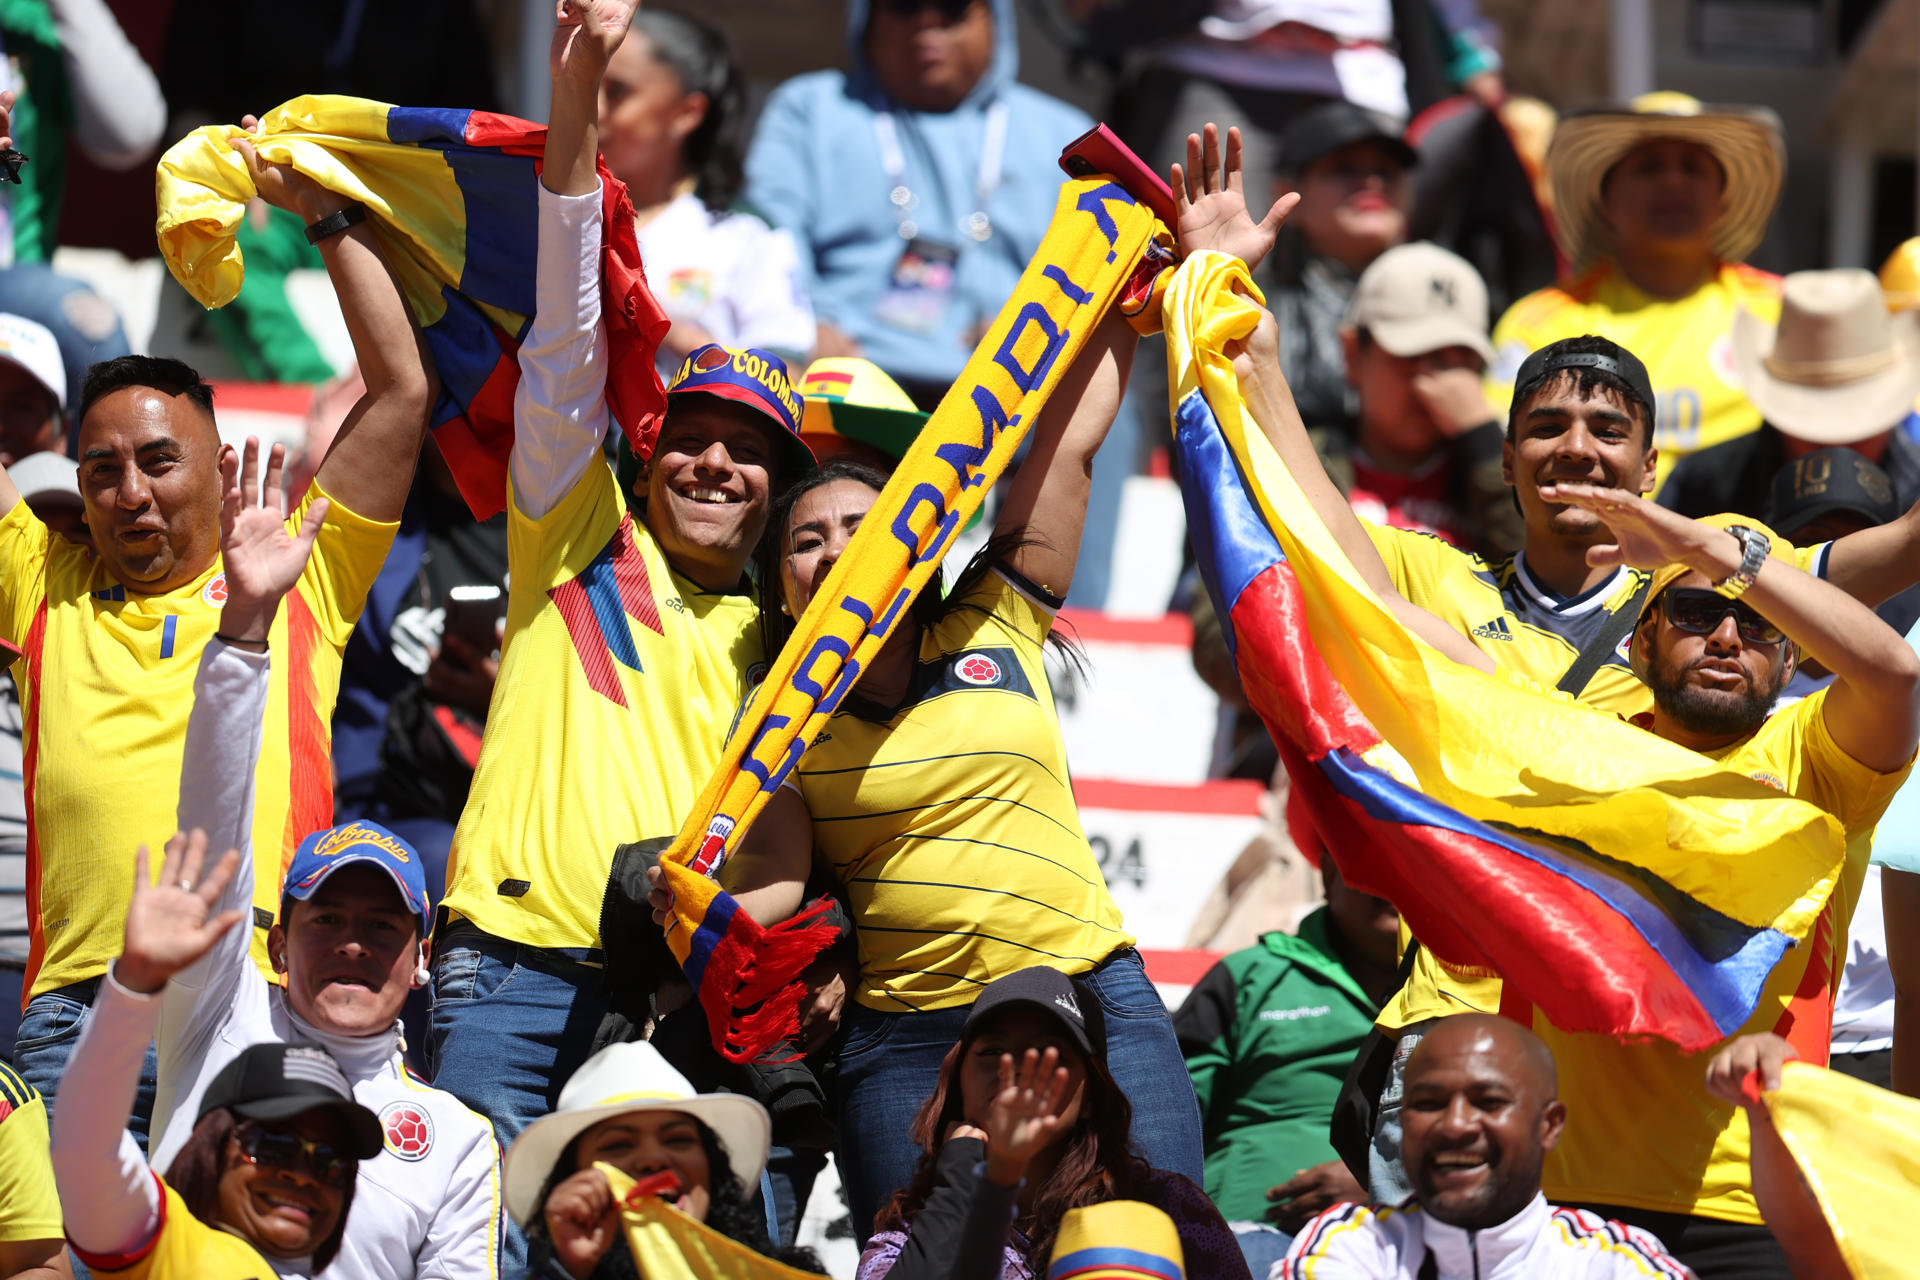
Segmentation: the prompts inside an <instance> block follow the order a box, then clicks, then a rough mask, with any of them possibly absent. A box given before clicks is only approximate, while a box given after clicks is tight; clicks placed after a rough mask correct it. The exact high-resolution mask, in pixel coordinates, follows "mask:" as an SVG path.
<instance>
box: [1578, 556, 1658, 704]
mask: <svg viewBox="0 0 1920 1280" xmlns="http://www.w3.org/2000/svg"><path fill="white" fill-rule="evenodd" d="M1652 585H1653V578H1652V576H1651V575H1649V576H1647V577H1644V578H1642V579H1640V587H1639V589H1638V590H1637V591H1635V592H1634V593H1633V599H1631V600H1629V601H1627V602H1626V603H1625V604H1623V605H1621V606H1620V607H1619V608H1618V609H1615V610H1614V611H1613V612H1612V613H1610V614H1608V615H1607V620H1606V621H1605V622H1603V623H1601V624H1600V629H1599V630H1598V631H1596V632H1594V633H1593V635H1592V637H1591V638H1590V639H1588V641H1587V643H1586V645H1585V646H1584V647H1583V648H1582V649H1581V650H1580V654H1579V656H1578V657H1576V658H1575V659H1574V660H1573V665H1572V666H1570V667H1568V668H1567V673H1566V674H1565V675H1563V676H1561V677H1560V683H1559V684H1558V685H1556V686H1555V688H1557V689H1559V690H1560V692H1562V693H1565V694H1570V695H1572V696H1573V697H1576V698H1577V697H1579V696H1580V691H1581V690H1582V689H1585V688H1586V687H1587V681H1589V680H1591V679H1593V673H1594V672H1596V671H1598V670H1599V669H1600V664H1601V663H1603V662H1605V661H1606V660H1607V655H1608V654H1610V653H1612V652H1613V651H1614V650H1615V649H1616V648H1618V647H1619V645H1620V642H1621V641H1622V640H1624V639H1626V638H1627V633H1628V632H1629V631H1632V630H1633V624H1634V623H1636V622H1638V621H1640V609H1641V606H1643V605H1645V604H1646V602H1647V588H1649V587H1651V586H1652Z"/></svg>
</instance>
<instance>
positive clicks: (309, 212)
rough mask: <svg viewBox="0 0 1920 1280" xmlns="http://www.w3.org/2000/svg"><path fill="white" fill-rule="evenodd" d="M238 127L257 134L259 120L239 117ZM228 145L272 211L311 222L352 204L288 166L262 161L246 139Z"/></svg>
mask: <svg viewBox="0 0 1920 1280" xmlns="http://www.w3.org/2000/svg"><path fill="white" fill-rule="evenodd" d="M240 127H241V128H242V129H244V130H246V131H247V132H248V133H250V134H258V133H259V132H260V119H259V117H258V116H241V117H240ZM228 145H229V146H231V147H232V148H233V149H234V150H235V151H238V152H239V153H240V158H241V159H242V160H245V161H246V162H247V172H248V173H249V174H251V175H252V176H253V188H254V190H255V191H257V192H258V193H259V195H260V198H261V199H262V200H264V201H266V202H267V203H268V204H270V205H272V206H273V207H274V208H276V209H286V210H288V211H289V212H291V213H296V214H298V215H300V217H301V218H302V219H304V220H305V221H307V222H309V223H312V222H318V221H319V220H320V219H322V218H324V217H326V216H327V215H328V214H330V213H337V212H339V211H340V210H342V209H344V208H346V207H347V206H348V205H349V204H352V203H353V202H352V201H351V200H349V199H347V197H345V196H343V195H340V194H338V193H336V192H332V191H329V190H327V189H326V188H325V187H323V186H321V185H320V184H319V183H317V182H315V181H314V180H313V179H312V178H309V177H308V176H307V175H306V174H304V173H301V172H300V171H299V170H298V169H296V168H294V167H293V166H292V165H290V164H275V163H273V162H272V161H269V160H262V159H261V158H260V152H259V151H258V150H256V149H255V148H254V145H253V143H252V141H251V140H250V139H248V138H243V137H242V138H234V139H232V140H231V141H230V142H229V143H228Z"/></svg>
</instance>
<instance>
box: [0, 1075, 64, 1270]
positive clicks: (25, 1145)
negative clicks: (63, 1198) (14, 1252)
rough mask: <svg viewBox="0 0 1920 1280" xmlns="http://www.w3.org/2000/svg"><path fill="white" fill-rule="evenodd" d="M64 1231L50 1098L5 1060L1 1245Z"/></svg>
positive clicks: (0, 1114) (0, 1110) (0, 1089)
mask: <svg viewBox="0 0 1920 1280" xmlns="http://www.w3.org/2000/svg"><path fill="white" fill-rule="evenodd" d="M65 1235H66V1230H65V1228H64V1227H63V1226H62V1225H61V1220H60V1194H59V1192H58V1191H56V1190H55V1189H54V1185H53V1157H52V1156H51V1155H50V1154H49V1151H48V1148H47V1104H46V1101H45V1100H44V1099H43V1098H41V1096H40V1095H39V1093H38V1092H37V1091H35V1089H34V1087H33V1086H32V1085H30V1084H28V1083H27V1082H26V1081H25V1080H24V1079H22V1078H21V1077H20V1073H19V1072H17V1071H15V1070H14V1069H13V1068H12V1067H10V1066H8V1065H7V1064H6V1063H5V1062H4V1061H0V1244H18V1243H20V1242H22V1241H26V1240H59V1239H62V1238H64V1237H65Z"/></svg>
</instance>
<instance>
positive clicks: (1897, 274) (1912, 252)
mask: <svg viewBox="0 0 1920 1280" xmlns="http://www.w3.org/2000/svg"><path fill="white" fill-rule="evenodd" d="M1880 291H1881V292H1882V293H1884V294H1886V295H1887V310H1889V311H1911V310H1913V309H1914V308H1915V307H1920V236H1915V237H1914V238H1913V239H1911V240H1907V241H1903V242H1902V243H1901V245H1900V247H1899V248H1898V249H1895V250H1894V251H1893V252H1892V253H1890V254H1888V255H1887V260H1886V261H1885V262H1883V263H1881V264H1880Z"/></svg>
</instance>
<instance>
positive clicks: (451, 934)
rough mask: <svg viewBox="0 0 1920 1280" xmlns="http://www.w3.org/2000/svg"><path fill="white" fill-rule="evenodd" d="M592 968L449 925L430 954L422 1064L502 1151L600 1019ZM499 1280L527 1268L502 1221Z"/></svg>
mask: <svg viewBox="0 0 1920 1280" xmlns="http://www.w3.org/2000/svg"><path fill="white" fill-rule="evenodd" d="M606 1012H607V1006H606V1000H605V998H604V997H602V996H601V994H600V971H599V970H598V969H595V968H591V967H589V966H587V965H583V964H579V963H577V962H575V961H572V960H569V959H567V958H565V957H562V956H560V955H556V954H555V953H553V952H549V951H543V950H541V949H540V948H538V947H527V946H522V945H520V944H519V943H516V942H508V941H506V940H505V939H503V938H496V937H494V936H493V935H491V934H487V933H483V932H481V931H480V930H478V929H475V928H473V927H472V926H471V925H459V926H455V927H454V928H453V929H452V930H450V931H448V932H447V933H446V935H445V936H444V938H443V940H442V942H441V945H440V946H439V948H438V949H437V950H436V953H435V955H434V957H433V1002H432V1011H431V1013H430V1014H429V1017H428V1031H427V1062H428V1064H429V1067H430V1069H431V1070H432V1072H433V1083H434V1087H435V1088H438V1089H445V1090H446V1091H447V1092H448V1093H451V1094H452V1095H453V1096H454V1097H456V1098H458V1099H460V1101H461V1102H463V1103H465V1104H466V1105H467V1106H468V1107H469V1108H471V1109H472V1110H474V1111H477V1112H479V1113H480V1114H481V1115H483V1116H485V1117H487V1119H488V1120H490V1121H492V1122H493V1132H494V1136H495V1137H496V1138H497V1139H498V1140H499V1142H500V1150H501V1151H502V1153H504V1152H505V1151H506V1149H507V1148H508V1147H509V1146H510V1145H512V1143H513V1140H514V1139H515V1138H517V1137H519V1136H520V1131H521V1130H523V1129H525V1128H526V1127H527V1126H528V1125H530V1124H532V1123H533V1122H534V1121H535V1120H537V1119H539V1118H540V1117H541V1116H543V1115H546V1114H547V1113H548V1112H549V1111H552V1110H553V1108H554V1104H555V1102H557V1101H558V1100H559V1097H560V1090H561V1088H562V1087H563V1086H564V1085H565V1084H566V1083H567V1079H568V1078H569V1077H570V1076H572V1075H573V1073H574V1072H575V1071H576V1070H578V1069H579V1067H580V1064H581V1063H582V1062H585V1061H586V1059H587V1052H588V1050H589V1049H590V1048H592V1045H593V1035H594V1032H595V1031H596V1030H598V1029H599V1026H600V1019H601V1018H602V1017H604V1016H605V1015H606ZM506 1228H507V1229H506V1234H505V1239H504V1241H503V1247H502V1249H501V1255H500V1274H501V1275H502V1276H503V1277H505V1276H519V1275H520V1274H522V1273H523V1272H524V1271H525V1270H526V1266H527V1238H526V1235H525V1233H523V1232H522V1231H521V1230H520V1227H519V1225H518V1224H517V1223H515V1222H512V1221H511V1220H509V1221H508V1222H507V1224H506Z"/></svg>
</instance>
